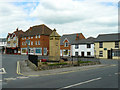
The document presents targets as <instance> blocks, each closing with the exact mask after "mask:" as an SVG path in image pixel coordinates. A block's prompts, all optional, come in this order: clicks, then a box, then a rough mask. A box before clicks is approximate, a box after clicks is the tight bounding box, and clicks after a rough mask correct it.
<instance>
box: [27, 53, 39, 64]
mask: <svg viewBox="0 0 120 90" xmlns="http://www.w3.org/2000/svg"><path fill="white" fill-rule="evenodd" d="M28 59H29V60H30V61H31V62H32V63H34V64H35V65H36V66H38V56H37V55H28Z"/></svg>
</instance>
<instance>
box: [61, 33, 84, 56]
mask: <svg viewBox="0 0 120 90" xmlns="http://www.w3.org/2000/svg"><path fill="white" fill-rule="evenodd" d="M80 39H85V37H84V35H83V34H82V33H76V34H65V35H63V36H62V37H61V39H60V56H71V55H72V53H71V44H72V42H74V41H77V40H80Z"/></svg>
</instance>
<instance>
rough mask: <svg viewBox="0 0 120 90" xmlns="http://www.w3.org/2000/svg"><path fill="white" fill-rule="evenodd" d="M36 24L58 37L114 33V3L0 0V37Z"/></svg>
mask: <svg viewBox="0 0 120 90" xmlns="http://www.w3.org/2000/svg"><path fill="white" fill-rule="evenodd" d="M33 1H34V2H33ZM40 24H45V25H47V26H48V27H49V28H51V29H54V28H56V30H57V32H58V33H59V34H60V35H63V34H71V33H83V35H84V36H85V37H86V38H87V37H90V36H93V37H96V36H97V35H98V34H103V33H105V34H106V33H117V32H118V0H29V2H28V0H19V1H18V0H6V1H5V0H0V37H6V35H7V34H8V33H12V32H13V31H14V30H15V29H16V28H17V27H19V29H22V30H23V31H26V30H27V29H28V28H29V27H31V26H34V25H40Z"/></svg>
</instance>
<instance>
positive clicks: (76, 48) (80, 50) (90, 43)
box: [71, 37, 95, 57]
mask: <svg viewBox="0 0 120 90" xmlns="http://www.w3.org/2000/svg"><path fill="white" fill-rule="evenodd" d="M94 40H95V38H92V37H90V38H87V39H81V40H77V41H74V42H73V43H72V45H71V53H72V56H81V57H94Z"/></svg>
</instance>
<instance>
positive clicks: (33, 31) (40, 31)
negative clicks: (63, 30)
mask: <svg viewBox="0 0 120 90" xmlns="http://www.w3.org/2000/svg"><path fill="white" fill-rule="evenodd" d="M51 33H52V30H51V29H50V28H48V27H47V26H46V25H44V24H42V25H36V26H33V27H30V28H29V29H28V30H27V31H26V32H25V33H24V34H23V36H34V35H50V34H51Z"/></svg>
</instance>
